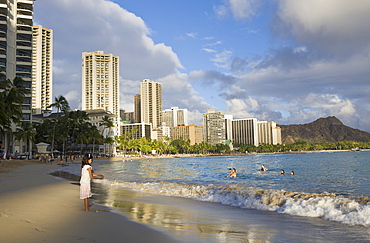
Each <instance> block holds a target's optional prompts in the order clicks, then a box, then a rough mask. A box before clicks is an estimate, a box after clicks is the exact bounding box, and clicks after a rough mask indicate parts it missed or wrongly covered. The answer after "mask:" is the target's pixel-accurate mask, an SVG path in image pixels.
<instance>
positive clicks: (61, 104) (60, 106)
mask: <svg viewBox="0 0 370 243" xmlns="http://www.w3.org/2000/svg"><path fill="white" fill-rule="evenodd" d="M50 107H55V108H57V120H58V118H59V112H60V111H63V113H67V112H68V111H69V109H70V107H69V104H68V101H67V100H66V98H64V96H61V95H60V96H59V97H55V102H54V103H53V104H51V105H50V106H49V108H50ZM55 126H56V122H55V123H54V128H53V135H52V140H51V156H52V157H54V139H55Z"/></svg>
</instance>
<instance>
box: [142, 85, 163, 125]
mask: <svg viewBox="0 0 370 243" xmlns="http://www.w3.org/2000/svg"><path fill="white" fill-rule="evenodd" d="M140 111H141V122H142V123H146V124H152V129H153V130H155V129H157V128H158V127H159V126H160V125H161V122H162V84H160V83H157V82H154V81H151V80H149V79H144V80H143V82H142V83H140Z"/></svg>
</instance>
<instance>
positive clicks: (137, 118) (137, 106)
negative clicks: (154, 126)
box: [134, 94, 141, 123]
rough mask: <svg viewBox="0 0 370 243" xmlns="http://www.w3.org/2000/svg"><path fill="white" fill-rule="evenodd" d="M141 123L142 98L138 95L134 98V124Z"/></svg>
mask: <svg viewBox="0 0 370 243" xmlns="http://www.w3.org/2000/svg"><path fill="white" fill-rule="evenodd" d="M140 122H141V96H140V94H137V95H135V96H134V123H140Z"/></svg>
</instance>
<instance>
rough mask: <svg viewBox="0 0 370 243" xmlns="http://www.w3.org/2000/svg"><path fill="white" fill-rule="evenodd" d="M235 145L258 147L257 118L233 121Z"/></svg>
mask: <svg viewBox="0 0 370 243" xmlns="http://www.w3.org/2000/svg"><path fill="white" fill-rule="evenodd" d="M232 138H233V143H234V144H250V145H254V146H256V147H258V125H257V119H256V118H249V119H236V120H233V121H232Z"/></svg>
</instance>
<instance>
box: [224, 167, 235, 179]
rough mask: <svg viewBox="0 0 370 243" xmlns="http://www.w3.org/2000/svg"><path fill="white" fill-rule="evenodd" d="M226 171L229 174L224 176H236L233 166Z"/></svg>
mask: <svg viewBox="0 0 370 243" xmlns="http://www.w3.org/2000/svg"><path fill="white" fill-rule="evenodd" d="M228 171H229V174H228V175H227V176H226V177H229V178H236V169H235V168H232V169H231V168H229V169H228Z"/></svg>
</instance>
